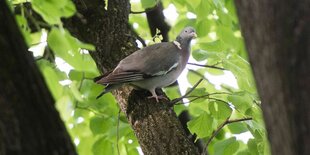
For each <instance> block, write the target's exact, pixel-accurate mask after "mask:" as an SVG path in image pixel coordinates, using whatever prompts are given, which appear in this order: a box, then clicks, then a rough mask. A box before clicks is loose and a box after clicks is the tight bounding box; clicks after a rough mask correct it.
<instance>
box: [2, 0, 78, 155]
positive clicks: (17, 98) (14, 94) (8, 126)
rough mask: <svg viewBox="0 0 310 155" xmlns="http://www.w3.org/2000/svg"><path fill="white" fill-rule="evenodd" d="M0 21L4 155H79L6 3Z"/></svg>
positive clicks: (4, 2) (3, 2)
mask: <svg viewBox="0 0 310 155" xmlns="http://www.w3.org/2000/svg"><path fill="white" fill-rule="evenodd" d="M0 21H1V23H5V24H1V25H0V54H1V61H0V86H1V89H0V107H1V108H0V154H1V155H5V154H8V155H9V154H10V155H11V154H20V155H34V154H42V155H44V154H55V155H56V154H58V155H60V154H68V155H74V154H76V152H75V148H74V145H73V144H72V142H71V139H70V137H69V134H68V133H67V131H66V128H65V126H64V124H63V122H62V120H61V119H60V116H59V113H58V112H57V111H56V109H55V106H54V100H53V98H52V96H51V94H50V92H49V91H48V88H47V86H46V84H45V83H44V80H43V77H42V76H41V74H40V71H39V70H38V68H37V66H36V64H35V61H34V59H33V56H32V55H31V53H30V52H28V50H27V46H26V44H25V42H24V39H23V36H22V35H21V33H20V32H19V29H18V27H17V25H16V22H15V19H14V16H13V15H12V13H11V10H9V8H8V7H7V5H6V1H0Z"/></svg>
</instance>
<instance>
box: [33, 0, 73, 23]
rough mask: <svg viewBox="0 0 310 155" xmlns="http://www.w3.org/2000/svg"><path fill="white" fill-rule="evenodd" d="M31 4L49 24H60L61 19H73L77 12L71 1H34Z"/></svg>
mask: <svg viewBox="0 0 310 155" xmlns="http://www.w3.org/2000/svg"><path fill="white" fill-rule="evenodd" d="M31 4H32V5H31V6H32V8H33V10H35V11H36V12H37V13H39V14H40V15H41V16H42V17H43V19H44V20H45V21H47V22H48V23H49V24H60V23H61V21H60V18H61V17H71V16H72V15H73V14H74V13H75V12H76V8H75V5H74V4H73V2H72V1H71V0H48V1H46V0H32V1H31Z"/></svg>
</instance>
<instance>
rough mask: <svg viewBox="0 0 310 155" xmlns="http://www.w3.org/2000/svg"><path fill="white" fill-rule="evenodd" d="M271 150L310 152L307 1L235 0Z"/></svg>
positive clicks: (309, 11)
mask: <svg viewBox="0 0 310 155" xmlns="http://www.w3.org/2000/svg"><path fill="white" fill-rule="evenodd" d="M236 6H237V10H238V15H239V19H240V24H241V30H242V33H243V36H244V38H245V42H246V47H247V50H248V52H249V57H250V62H251V65H252V68H253V70H254V75H255V79H256V81H257V82H256V83H257V88H258V92H259V95H260V97H261V100H262V109H263V114H264V119H265V122H266V127H267V131H268V138H269V140H270V145H271V150H272V153H273V154H282V155H293V154H298V155H308V154H310V147H309V146H310V112H309V111H310V95H309V94H310V69H309V66H310V16H309V15H310V1H308V0H297V1H295V0H259V1H258V0H236Z"/></svg>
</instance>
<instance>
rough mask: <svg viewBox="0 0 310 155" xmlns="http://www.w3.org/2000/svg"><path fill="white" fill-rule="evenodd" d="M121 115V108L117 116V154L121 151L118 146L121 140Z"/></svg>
mask: <svg viewBox="0 0 310 155" xmlns="http://www.w3.org/2000/svg"><path fill="white" fill-rule="evenodd" d="M120 115H121V109H119V111H118V116H117V129H116V149H117V154H118V155H120V152H119V147H118V141H119V120H120Z"/></svg>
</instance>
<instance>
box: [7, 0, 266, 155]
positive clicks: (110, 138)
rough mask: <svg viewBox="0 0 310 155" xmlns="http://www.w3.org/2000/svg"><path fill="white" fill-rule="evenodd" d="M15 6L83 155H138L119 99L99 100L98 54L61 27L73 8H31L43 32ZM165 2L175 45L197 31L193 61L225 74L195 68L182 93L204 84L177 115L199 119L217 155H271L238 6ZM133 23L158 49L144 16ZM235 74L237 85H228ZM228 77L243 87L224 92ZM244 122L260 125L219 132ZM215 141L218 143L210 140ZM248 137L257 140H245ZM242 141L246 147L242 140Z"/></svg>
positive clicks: (61, 1)
mask: <svg viewBox="0 0 310 155" xmlns="http://www.w3.org/2000/svg"><path fill="white" fill-rule="evenodd" d="M10 2H11V4H12V6H13V7H16V6H21V13H18V14H16V20H17V22H18V24H19V27H20V29H21V31H22V33H23V35H24V37H25V40H26V42H27V44H28V46H29V47H30V48H31V49H33V50H31V51H34V55H36V58H37V64H38V66H39V68H40V69H41V72H42V73H43V75H44V77H45V80H46V83H47V85H48V87H49V89H50V91H51V93H52V95H53V96H54V98H55V100H56V103H57V104H56V106H57V108H58V110H59V112H60V114H61V116H62V119H63V120H64V122H65V124H66V126H67V129H68V131H69V132H70V134H71V137H72V139H73V140H74V142H75V145H76V146H77V149H78V152H79V154H94V155H97V154H117V146H118V148H119V151H120V154H138V150H137V147H139V144H138V142H137V139H136V138H135V136H134V133H133V131H132V130H131V128H130V126H129V125H128V123H127V121H126V119H125V118H124V116H123V114H120V119H119V120H118V111H119V108H118V107H117V104H116V102H115V99H114V97H113V96H112V95H111V94H107V95H104V96H103V97H102V98H100V99H99V100H96V99H95V97H96V95H98V94H99V93H100V92H101V91H102V89H103V88H102V87H101V86H99V85H96V84H94V83H93V82H92V78H93V77H95V76H97V75H98V74H99V73H98V71H97V69H96V65H95V63H94V61H93V60H92V58H91V56H90V55H89V54H88V51H87V50H89V51H94V50H95V47H94V46H93V45H91V44H87V43H83V42H81V41H79V40H78V39H77V38H75V37H73V36H72V35H71V34H70V33H69V32H68V31H67V30H66V29H65V28H64V27H63V26H62V22H61V19H62V18H70V17H71V16H72V15H74V14H75V13H76V8H75V6H74V3H73V2H72V1H71V0H49V1H44V0H32V1H31V7H32V9H33V10H34V11H35V12H36V13H38V14H39V15H40V16H41V17H42V18H43V20H44V22H45V23H44V24H43V25H42V23H41V22H40V21H36V19H35V18H32V17H31V15H29V14H28V13H27V12H26V9H24V6H23V5H22V4H24V3H26V1H24V0H12V1H10ZM162 2H163V5H164V7H165V8H170V9H169V10H170V12H169V13H168V14H175V15H176V16H175V17H174V18H168V19H167V21H168V22H169V24H170V25H172V27H173V28H172V29H171V31H170V32H169V36H170V38H174V37H175V36H176V35H177V34H178V33H179V32H180V31H181V30H182V29H183V28H184V27H185V26H193V27H195V28H196V30H197V34H198V39H196V40H195V41H194V44H193V46H192V49H193V52H192V60H191V61H197V63H200V64H203V65H209V66H217V67H220V68H224V69H225V71H223V70H217V69H214V68H203V67H201V68H197V67H196V68H194V69H193V71H189V72H188V73H187V81H188V82H189V85H188V86H182V85H181V88H182V89H183V90H185V89H187V90H189V89H190V87H191V86H193V85H194V84H195V83H196V82H197V81H198V80H199V79H200V78H201V77H203V78H205V80H204V81H203V82H202V83H200V84H199V86H198V87H197V88H196V89H195V90H194V91H193V92H192V93H191V94H190V95H189V96H187V97H186V100H184V101H190V103H189V104H186V105H184V104H179V105H176V106H175V111H176V112H177V113H178V114H179V113H180V112H181V111H182V110H188V111H189V112H190V114H191V115H192V116H193V119H192V120H191V121H190V122H188V128H189V130H190V131H191V132H192V133H195V134H196V135H197V136H198V138H201V139H203V140H205V142H207V141H208V140H210V144H208V148H207V150H208V152H209V153H210V154H215V155H226V154H227V155H230V154H269V148H268V142H267V139H266V131H265V129H264V123H263V120H262V115H261V110H260V101H259V98H258V95H257V92H256V87H255V82H254V80H253V75H252V72H251V68H250V65H249V63H248V62H247V54H246V51H245V48H244V41H243V38H242V36H241V33H240V30H239V25H238V19H237V16H236V12H235V7H234V3H233V1H232V0H191V1H186V0H165V1H162ZM156 3H157V0H141V2H139V1H134V2H132V3H131V7H132V8H131V10H133V11H140V10H144V9H145V8H151V7H153V6H155V5H156ZM189 12H190V13H191V14H192V16H191V17H190V14H189ZM193 15H194V16H193ZM29 16H30V18H31V19H32V20H33V21H31V22H34V25H36V28H37V30H36V31H31V30H30V28H29V21H27V19H29ZM130 23H131V24H132V25H133V26H134V28H135V30H136V31H137V32H138V34H139V35H140V36H141V37H142V38H144V39H145V40H146V41H147V42H151V40H152V36H151V35H150V34H149V28H148V24H147V21H146V17H145V15H143V14H132V15H130ZM32 24H33V23H32ZM46 25H47V26H46ZM44 36H47V37H44ZM39 51H41V54H40V52H39ZM42 51H44V54H43V52H42ZM38 53H39V54H38ZM53 56H55V57H56V63H55V61H54V58H53ZM59 62H60V63H59ZM63 66H67V67H63ZM228 74H232V75H233V77H230V78H229V77H228ZM207 75H208V76H207ZM223 76H224V77H225V78H227V81H230V83H232V82H233V81H234V80H235V81H236V83H237V86H232V85H231V84H224V82H223V81H225V80H222V82H220V83H217V84H216V83H214V82H212V81H214V79H218V78H220V77H223ZM187 87H189V88H187ZM165 91H166V93H167V94H168V95H169V96H170V98H177V97H179V96H180V94H179V88H176V87H174V88H167V89H165ZM240 118H253V119H252V120H250V121H244V122H235V123H231V124H227V125H225V126H224V127H223V128H221V130H219V131H217V129H218V127H219V126H220V125H221V124H223V123H224V122H225V121H226V120H229V119H240ZM118 121H119V122H118ZM117 124H119V130H118V131H117ZM214 133H217V135H214V138H213V139H210V138H212V135H213V134H214ZM244 133H248V134H247V135H250V136H247V137H245V136H242V135H243V134H244ZM118 135H119V136H118ZM117 137H119V139H118V140H117ZM242 138H243V139H246V140H244V141H242V140H240V139H242Z"/></svg>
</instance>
